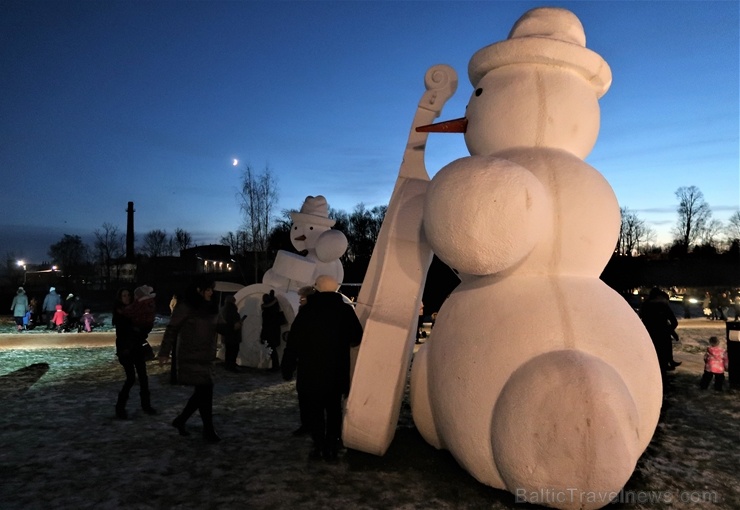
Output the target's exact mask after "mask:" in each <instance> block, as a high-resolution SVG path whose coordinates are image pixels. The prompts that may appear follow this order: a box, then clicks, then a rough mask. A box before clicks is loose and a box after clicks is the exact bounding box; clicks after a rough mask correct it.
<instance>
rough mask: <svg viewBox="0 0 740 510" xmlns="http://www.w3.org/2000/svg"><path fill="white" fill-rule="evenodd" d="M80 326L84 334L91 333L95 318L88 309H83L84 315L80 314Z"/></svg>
mask: <svg viewBox="0 0 740 510" xmlns="http://www.w3.org/2000/svg"><path fill="white" fill-rule="evenodd" d="M82 324H83V328H84V329H85V332H86V333H89V332H91V331H92V328H93V326H94V325H95V317H94V316H93V314H91V313H90V309H89V308H85V313H84V314H82Z"/></svg>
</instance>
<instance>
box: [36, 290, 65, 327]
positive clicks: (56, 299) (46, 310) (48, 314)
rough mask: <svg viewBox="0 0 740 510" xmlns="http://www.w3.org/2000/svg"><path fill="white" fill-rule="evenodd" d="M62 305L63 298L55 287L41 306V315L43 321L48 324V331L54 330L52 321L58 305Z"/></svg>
mask: <svg viewBox="0 0 740 510" xmlns="http://www.w3.org/2000/svg"><path fill="white" fill-rule="evenodd" d="M61 304H62V296H60V295H59V294H57V290H56V289H55V288H54V287H51V288H50V289H49V293H48V294H47V295H46V297H45V298H44V302H43V303H42V304H41V313H42V316H43V317H42V318H43V321H44V322H45V323H46V329H52V319H53V318H54V314H55V313H56V311H57V305H61Z"/></svg>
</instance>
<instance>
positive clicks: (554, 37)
mask: <svg viewBox="0 0 740 510" xmlns="http://www.w3.org/2000/svg"><path fill="white" fill-rule="evenodd" d="M511 64H549V65H555V66H560V67H569V68H571V69H572V70H574V71H576V72H578V73H579V74H580V75H581V76H583V78H584V79H585V80H587V81H588V82H589V83H590V84H591V85H592V86H593V88H594V90H595V92H596V94H597V97H601V96H603V95H604V94H606V91H607V90H609V86H610V85H611V83H612V72H611V69H610V68H609V65H608V64H607V63H606V61H605V60H604V59H603V58H601V56H600V55H599V54H598V53H596V52H594V51H591V50H589V49H588V48H586V34H585V33H584V31H583V25H581V22H580V21H579V19H578V18H577V17H576V15H575V14H573V13H572V12H570V11H568V10H567V9H562V8H559V7H539V8H535V9H532V10H530V11H527V12H526V13H524V15H522V17H521V18H519V20H517V22H516V23H515V24H514V27H513V28H512V29H511V32H510V33H509V37H508V39H506V40H505V41H500V42H497V43H494V44H491V45H489V46H486V47H485V48H483V49H480V50H478V51H477V52H476V53H475V54H474V55H473V57H472V58H471V59H470V63H469V64H468V76H469V77H470V83H472V84H473V87H477V86H478V82H479V81H480V80H481V78H483V76H485V75H486V73H488V72H489V71H492V70H494V69H498V68H500V67H503V66H506V65H511Z"/></svg>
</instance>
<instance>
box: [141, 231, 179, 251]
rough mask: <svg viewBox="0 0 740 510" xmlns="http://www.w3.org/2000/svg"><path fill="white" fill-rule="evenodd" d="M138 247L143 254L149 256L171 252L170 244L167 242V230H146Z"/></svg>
mask: <svg viewBox="0 0 740 510" xmlns="http://www.w3.org/2000/svg"><path fill="white" fill-rule="evenodd" d="M139 249H140V250H141V252H142V253H143V254H144V255H147V256H149V257H161V256H163V255H168V254H171V253H172V252H171V251H170V250H171V246H170V244H169V242H168V238H167V232H166V231H164V230H159V229H155V230H150V231H149V232H147V233H146V234H145V235H144V240H143V241H142V246H141V247H140V248H139Z"/></svg>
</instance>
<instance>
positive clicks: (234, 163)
mask: <svg viewBox="0 0 740 510" xmlns="http://www.w3.org/2000/svg"><path fill="white" fill-rule="evenodd" d="M231 164H232V165H233V166H236V165H238V164H239V160H238V159H236V158H234V159H232V160H231Z"/></svg>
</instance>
